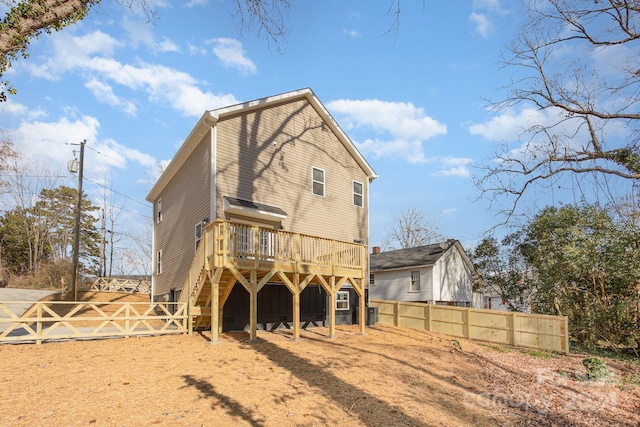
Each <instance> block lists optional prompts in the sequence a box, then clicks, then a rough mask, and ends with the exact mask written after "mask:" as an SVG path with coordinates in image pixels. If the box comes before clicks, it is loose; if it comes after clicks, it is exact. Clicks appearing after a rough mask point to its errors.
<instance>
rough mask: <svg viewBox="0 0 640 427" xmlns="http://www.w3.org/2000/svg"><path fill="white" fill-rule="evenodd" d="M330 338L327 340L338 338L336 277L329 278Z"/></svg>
mask: <svg viewBox="0 0 640 427" xmlns="http://www.w3.org/2000/svg"><path fill="white" fill-rule="evenodd" d="M329 287H330V288H331V290H330V291H329V307H328V308H329V336H328V337H327V338H335V337H336V276H331V277H330V278H329Z"/></svg>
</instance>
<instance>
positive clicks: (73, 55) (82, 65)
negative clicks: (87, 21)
mask: <svg viewBox="0 0 640 427" xmlns="http://www.w3.org/2000/svg"><path fill="white" fill-rule="evenodd" d="M60 35H61V37H58V38H55V39H54V42H53V49H52V51H51V53H50V55H51V56H50V58H49V59H48V60H47V61H45V62H44V63H42V64H41V65H39V66H33V67H31V68H29V71H30V72H31V73H32V74H33V75H35V76H37V77H44V78H55V76H57V75H62V74H63V73H77V74H79V75H80V76H81V77H82V78H85V79H87V82H88V83H87V88H88V89H90V90H91V91H92V93H93V94H94V96H107V98H108V99H106V100H105V99H100V98H98V99H99V100H100V101H101V102H105V103H107V104H108V105H112V106H115V107H118V108H121V109H122V110H123V111H124V112H125V113H127V114H132V113H133V112H134V108H135V106H134V104H132V103H131V102H126V101H124V100H122V99H120V98H117V97H116V96H115V95H114V94H113V89H112V88H111V87H110V86H109V85H108V82H113V83H116V84H119V85H121V86H124V87H126V88H129V89H131V90H133V91H143V92H145V93H146V94H147V96H148V99H149V100H150V101H152V102H155V103H160V104H165V105H169V106H171V107H172V108H174V109H175V110H178V111H180V112H181V113H182V114H185V115H187V116H194V117H199V116H200V115H201V114H202V113H203V112H204V111H205V110H208V109H213V108H217V107H221V106H224V105H229V104H235V103H236V102H237V101H236V99H235V97H234V96H233V95H231V94H221V95H216V94H213V93H211V92H204V91H202V90H201V89H200V88H199V82H198V81H197V80H196V79H194V78H193V77H192V76H191V75H189V74H188V73H185V72H182V71H178V70H175V69H173V68H169V67H166V66H164V65H158V64H148V63H139V64H137V65H131V64H123V63H121V62H119V61H117V60H116V59H114V58H112V57H111V53H112V51H113V49H114V48H115V47H116V46H118V42H117V41H116V40H115V39H112V38H111V37H110V36H108V35H106V34H104V33H100V32H98V31H96V32H94V33H91V34H87V35H84V36H81V37H73V36H70V35H62V34H60ZM92 43H95V44H92ZM88 45H91V46H92V48H91V49H88V50H83V49H84V46H88ZM98 81H99V82H101V83H96V82H98Z"/></svg>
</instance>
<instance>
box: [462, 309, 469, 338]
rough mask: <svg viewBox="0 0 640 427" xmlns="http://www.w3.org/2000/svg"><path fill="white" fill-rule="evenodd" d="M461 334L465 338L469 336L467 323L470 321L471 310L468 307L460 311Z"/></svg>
mask: <svg viewBox="0 0 640 427" xmlns="http://www.w3.org/2000/svg"><path fill="white" fill-rule="evenodd" d="M462 322H463V323H462V335H464V337H465V338H469V324H470V323H471V312H470V311H469V309H468V308H465V309H464V311H463V312H462Z"/></svg>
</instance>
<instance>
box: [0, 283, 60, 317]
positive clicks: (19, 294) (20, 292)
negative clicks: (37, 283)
mask: <svg viewBox="0 0 640 427" xmlns="http://www.w3.org/2000/svg"><path fill="white" fill-rule="evenodd" d="M56 292H58V291H42V290H36V289H12V288H0V302H8V303H11V304H7V306H8V307H9V309H10V310H11V311H13V312H14V313H15V314H16V315H17V316H21V315H22V313H24V312H25V311H26V310H27V309H28V308H29V307H31V303H34V302H36V301H39V300H40V299H42V298H44V297H46V296H47V295H51V294H55V293H56ZM13 301H20V302H25V303H26V304H15V303H13ZM0 317H5V318H6V317H9V315H8V314H7V313H5V312H4V310H2V309H0Z"/></svg>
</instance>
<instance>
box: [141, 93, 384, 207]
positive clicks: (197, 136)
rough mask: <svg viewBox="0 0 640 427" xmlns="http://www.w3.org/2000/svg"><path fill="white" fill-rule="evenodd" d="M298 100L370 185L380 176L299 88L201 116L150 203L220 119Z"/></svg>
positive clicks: (318, 104) (313, 98)
mask: <svg viewBox="0 0 640 427" xmlns="http://www.w3.org/2000/svg"><path fill="white" fill-rule="evenodd" d="M298 99H306V100H307V101H309V104H311V106H312V107H313V108H314V109H315V110H316V112H317V113H318V114H319V115H320V117H322V119H323V120H324V122H325V123H327V125H328V126H329V128H330V129H331V130H332V131H333V133H334V134H335V135H336V137H337V138H338V139H339V140H340V142H341V143H342V145H344V147H345V148H346V149H347V151H348V152H349V154H351V156H352V157H353V158H354V159H355V161H356V162H357V163H358V165H359V166H360V167H361V168H362V170H363V171H364V172H365V173H366V174H367V177H368V178H369V182H371V181H373V180H374V179H376V178H377V177H378V175H377V174H376V173H375V171H374V170H373V168H372V167H371V165H369V163H368V162H367V161H366V160H365V158H364V157H363V156H362V154H360V152H359V151H358V149H357V148H356V146H355V144H354V143H353V142H352V141H351V140H350V139H349V137H348V136H347V135H346V134H345V133H344V131H343V130H342V129H341V128H340V126H339V125H338V123H337V122H336V121H335V120H334V119H333V117H331V114H329V112H328V111H327V109H326V108H325V106H324V105H322V103H321V102H320V100H319V99H318V97H317V96H316V95H315V94H314V93H313V91H312V90H311V89H309V88H306V89H300V90H296V91H292V92H286V93H282V94H280V95H274V96H269V97H266V98H260V99H256V100H253V101H249V102H243V103H240V104H235V105H230V106H228V107H223V108H218V109H215V110H208V111H205V113H204V114H203V115H202V117H201V118H200V120H198V123H196V125H195V127H194V128H193V130H192V131H191V133H190V134H189V136H188V137H187V139H186V140H185V142H184V143H183V144H182V146H181V147H180V149H178V152H177V153H176V154H175V156H173V159H172V160H171V162H170V163H169V165H168V166H167V168H166V169H165V170H164V172H163V173H162V175H161V176H160V178H158V181H156V183H155V185H154V186H153V188H152V189H151V191H150V192H149V194H148V195H147V197H146V199H147V201H150V202H152V201H154V200H155V199H156V198H157V197H158V196H159V195H160V193H161V192H162V190H163V189H164V187H165V186H166V185H167V183H169V181H171V179H172V178H173V177H174V176H175V174H176V173H177V172H178V170H180V168H181V167H182V165H183V164H184V162H186V160H187V158H188V157H189V155H190V154H191V152H192V151H193V150H194V149H195V148H196V147H197V145H198V144H199V143H200V141H201V140H202V137H204V135H206V133H207V132H208V131H209V130H210V129H211V128H212V127H214V126H215V124H216V123H217V122H218V120H222V119H224V118H227V117H230V116H234V115H237V114H246V113H250V112H252V111H255V110H259V109H264V108H269V107H273V106H276V105H279V104H284V103H287V102H291V101H295V100H298Z"/></svg>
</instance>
